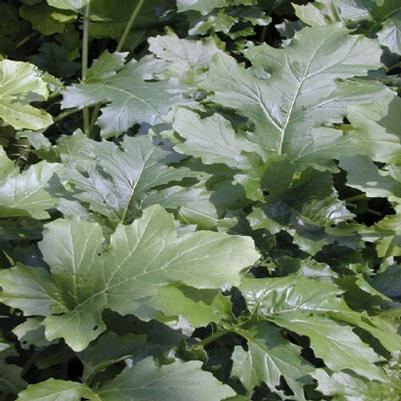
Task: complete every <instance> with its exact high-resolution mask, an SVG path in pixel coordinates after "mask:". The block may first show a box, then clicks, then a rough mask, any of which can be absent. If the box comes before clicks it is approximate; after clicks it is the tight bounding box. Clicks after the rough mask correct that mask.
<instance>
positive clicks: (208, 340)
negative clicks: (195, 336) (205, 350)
mask: <svg viewBox="0 0 401 401" xmlns="http://www.w3.org/2000/svg"><path fill="white" fill-rule="evenodd" d="M228 333H229V331H228V330H220V331H216V333H213V334H211V335H210V336H209V337H206V338H205V339H204V340H202V341H201V342H199V343H197V344H196V345H197V346H201V347H206V345H209V344H210V343H212V342H214V341H216V340H218V339H219V338H220V337H223V336H225V335H226V334H228Z"/></svg>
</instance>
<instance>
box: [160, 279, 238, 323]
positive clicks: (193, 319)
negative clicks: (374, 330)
mask: <svg viewBox="0 0 401 401" xmlns="http://www.w3.org/2000/svg"><path fill="white" fill-rule="evenodd" d="M152 306H153V307H154V308H156V309H158V310H161V311H162V312H163V313H164V314H165V315H166V316H182V317H184V318H185V319H186V320H187V321H188V322H189V323H190V324H191V325H192V326H193V327H195V328H197V327H201V326H207V325H208V324H209V323H210V322H215V323H219V322H220V321H221V320H224V319H227V320H228V319H229V318H230V317H231V316H232V313H231V308H232V306H231V303H230V301H229V299H228V298H227V297H224V296H223V295H222V294H221V293H220V292H219V291H216V290H197V289H195V288H190V287H184V286H168V287H162V288H161V289H160V291H159V293H158V294H157V295H156V297H155V299H154V300H153V301H152Z"/></svg>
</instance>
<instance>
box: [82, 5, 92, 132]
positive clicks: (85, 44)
mask: <svg viewBox="0 0 401 401" xmlns="http://www.w3.org/2000/svg"><path fill="white" fill-rule="evenodd" d="M89 13H90V1H88V4H87V5H86V9H85V15H84V31H83V35H82V82H84V81H85V79H86V75H87V73H88V59H89ZM83 119H84V132H85V134H86V135H87V136H88V137H90V121H89V109H88V108H87V107H84V109H83Z"/></svg>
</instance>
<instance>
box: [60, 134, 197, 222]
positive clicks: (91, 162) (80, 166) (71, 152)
mask: <svg viewBox="0 0 401 401" xmlns="http://www.w3.org/2000/svg"><path fill="white" fill-rule="evenodd" d="M58 148H59V153H60V155H61V157H62V159H63V160H64V161H65V162H66V169H65V178H66V179H67V180H68V182H69V183H71V184H73V185H74V188H75V198H76V199H78V200H80V201H81V202H82V203H83V204H84V205H87V206H88V208H89V209H90V210H92V211H94V212H96V213H100V214H102V215H103V216H105V217H107V218H108V219H109V222H111V223H113V224H117V223H120V222H121V223H130V222H132V221H133V219H134V218H135V217H137V216H138V215H139V214H140V213H141V211H142V209H143V202H144V200H145V199H146V197H147V194H148V193H149V192H150V191H151V190H155V189H156V188H157V187H159V186H163V185H166V184H170V183H172V182H179V181H181V180H182V179H183V178H185V177H191V176H194V175H195V174H194V173H192V172H191V171H190V170H189V169H187V168H178V167H177V168H174V167H170V166H169V161H170V160H171V161H174V159H175V158H176V156H175V155H174V154H173V153H171V152H169V151H167V150H165V149H163V148H162V147H161V146H157V145H155V144H153V142H152V139H151V138H150V137H148V136H138V137H135V138H130V137H126V138H125V139H124V141H122V142H121V143H120V145H119V146H116V145H115V144H113V143H111V142H101V143H98V142H95V141H92V140H88V139H87V138H86V137H85V136H84V135H83V134H80V133H76V134H75V135H73V136H72V137H67V138H63V140H60V141H59V146H58ZM155 202H156V200H155ZM151 204H152V203H151V202H149V201H148V202H147V206H150V205H151Z"/></svg>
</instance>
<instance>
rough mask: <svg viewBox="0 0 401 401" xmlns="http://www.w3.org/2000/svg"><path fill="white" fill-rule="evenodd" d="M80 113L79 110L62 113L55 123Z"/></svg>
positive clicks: (55, 119) (55, 118)
mask: <svg viewBox="0 0 401 401" xmlns="http://www.w3.org/2000/svg"><path fill="white" fill-rule="evenodd" d="M78 111H79V109H70V110H66V111H64V112H63V113H60V114H59V115H58V116H57V117H54V119H53V121H54V122H55V123H58V122H59V121H61V120H63V119H64V118H66V117H69V116H70V115H71V114H75V113H77V112H78Z"/></svg>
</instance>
